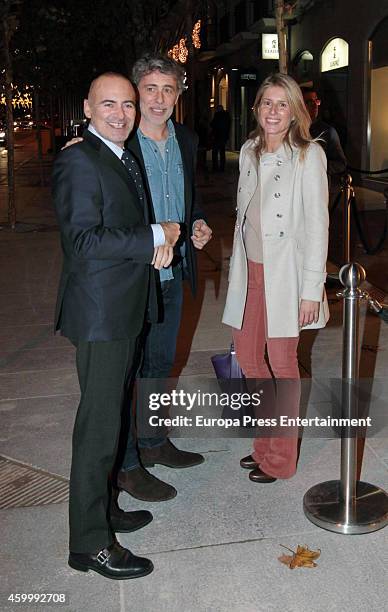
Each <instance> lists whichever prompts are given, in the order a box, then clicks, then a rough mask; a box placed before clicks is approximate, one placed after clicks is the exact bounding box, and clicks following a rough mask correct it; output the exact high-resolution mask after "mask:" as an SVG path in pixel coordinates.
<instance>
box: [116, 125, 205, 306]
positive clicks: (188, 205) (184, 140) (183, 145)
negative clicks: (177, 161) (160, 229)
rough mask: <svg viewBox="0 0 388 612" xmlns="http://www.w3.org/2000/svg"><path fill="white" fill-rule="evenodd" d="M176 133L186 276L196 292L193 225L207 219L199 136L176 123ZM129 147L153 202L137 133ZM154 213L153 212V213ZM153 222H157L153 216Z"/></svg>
mask: <svg viewBox="0 0 388 612" xmlns="http://www.w3.org/2000/svg"><path fill="white" fill-rule="evenodd" d="M174 127H175V134H176V138H177V141H178V144H179V148H180V151H181V156H182V164H183V171H184V185H185V193H184V198H185V232H184V234H185V243H186V263H187V268H186V276H187V278H188V280H189V282H190V286H191V290H192V292H193V294H195V291H196V288H197V260H196V255H195V248H194V245H193V243H192V241H191V238H190V236H191V234H192V225H193V223H194V221H196V220H197V219H205V216H204V214H203V213H202V211H201V209H200V206H199V196H198V192H197V190H196V186H195V171H196V165H197V148H198V136H197V134H195V133H194V132H192V131H191V130H190V129H189V128H187V127H186V126H185V125H182V124H180V123H175V122H174ZM126 144H127V147H128V149H129V150H130V151H131V152H132V153H133V155H134V156H135V157H136V159H137V161H138V163H139V165H140V168H141V170H142V173H143V180H144V184H145V186H146V190H147V195H148V198H149V201H150V202H152V198H151V191H150V187H149V183H148V179H147V173H146V169H145V165H144V159H143V154H142V152H141V147H140V143H139V139H138V136H137V133H136V132H134V133H133V134H132V135H131V137H130V138H129V140H128V141H127V143H126ZM151 214H152V213H151ZM152 222H153V223H154V222H155V220H154V218H153V221H152Z"/></svg>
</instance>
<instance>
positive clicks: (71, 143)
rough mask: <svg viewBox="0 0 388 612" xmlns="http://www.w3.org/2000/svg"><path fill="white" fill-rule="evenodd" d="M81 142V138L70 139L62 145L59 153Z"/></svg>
mask: <svg viewBox="0 0 388 612" xmlns="http://www.w3.org/2000/svg"><path fill="white" fill-rule="evenodd" d="M82 141H83V138H81V136H77V137H76V138H72V139H71V140H69V141H68V142H66V143H65V144H64V145H63V147H62V148H61V151H63V149H67V147H71V146H72V145H73V144H77V142H82Z"/></svg>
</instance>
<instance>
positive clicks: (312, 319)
mask: <svg viewBox="0 0 388 612" xmlns="http://www.w3.org/2000/svg"><path fill="white" fill-rule="evenodd" d="M318 317H319V302H312V301H311V300H301V302H300V307H299V327H306V325H311V323H317V322H318Z"/></svg>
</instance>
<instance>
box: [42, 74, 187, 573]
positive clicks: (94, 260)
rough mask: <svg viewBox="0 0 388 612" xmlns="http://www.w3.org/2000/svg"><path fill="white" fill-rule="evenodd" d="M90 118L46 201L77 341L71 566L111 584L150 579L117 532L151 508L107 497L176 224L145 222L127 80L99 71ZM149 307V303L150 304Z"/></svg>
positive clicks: (59, 316) (65, 312) (67, 326)
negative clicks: (153, 280)
mask: <svg viewBox="0 0 388 612" xmlns="http://www.w3.org/2000/svg"><path fill="white" fill-rule="evenodd" d="M84 110H85V115H86V117H88V118H89V119H90V125H89V129H88V130H87V131H86V132H85V134H84V140H83V142H82V143H79V144H76V145H75V146H73V147H70V148H68V149H66V150H64V151H62V152H61V153H60V154H59V156H58V158H57V160H56V162H55V165H54V171H53V196H54V202H55V207H56V212H57V217H58V221H59V225H60V230H61V242H62V249H63V254H64V261H63V272H62V277H61V281H60V286H59V291H58V302H57V311H56V329H60V330H61V332H62V334H63V335H65V336H67V337H68V338H69V339H70V340H71V341H72V342H73V344H75V346H76V349H77V353H76V360H77V372H78V378H79V383H80V388H81V399H80V404H79V407H78V412H77V416H76V420H75V425H74V432H73V454H72V466H71V475H70V502H69V518H70V555H69V565H70V566H71V567H72V568H74V569H77V570H80V571H88V570H89V569H92V570H94V571H96V572H99V573H100V574H102V575H103V576H106V577H108V578H114V579H123V578H136V577H139V576H144V575H146V574H148V573H150V572H151V571H152V569H153V565H152V563H151V561H149V560H148V559H144V558H142V557H137V556H135V555H133V554H132V553H131V552H130V551H129V550H127V549H125V548H123V547H122V546H120V544H119V543H118V542H117V541H116V538H115V532H128V531H133V530H135V529H139V528H140V527H142V526H144V525H145V524H147V523H148V522H150V520H152V515H151V514H150V513H149V512H145V511H139V512H136V513H131V512H128V513H125V512H123V511H121V510H119V508H118V507H117V506H116V505H115V503H112V501H111V500H110V490H109V489H110V487H109V477H110V473H111V470H112V467H113V464H114V461H115V458H116V451H117V444H118V437H119V432H120V425H121V407H122V404H123V401H124V399H125V391H126V389H127V388H128V383H129V381H130V378H131V375H133V372H132V369H133V364H134V360H135V355H136V351H137V342H138V340H137V338H138V336H139V333H140V331H141V329H142V327H143V324H144V318H145V312H146V304H147V299H148V296H149V294H150V295H152V292H151V291H150V270H151V269H152V267H151V265H150V264H153V266H154V267H155V268H156V269H160V268H162V267H163V266H164V265H169V263H170V262H171V259H172V247H173V245H174V244H175V242H176V241H177V239H178V236H179V233H180V229H179V225H178V224H177V223H160V224H150V218H149V213H148V210H147V206H146V198H145V194H144V188H143V183H142V181H141V178H140V171H139V168H138V166H137V164H136V161H135V160H134V159H133V157H132V156H131V155H130V154H129V153H128V152H125V151H124V142H125V140H126V139H127V138H128V135H129V133H130V131H131V130H132V127H133V124H134V120H135V115H136V97H135V92H134V89H133V87H132V85H131V83H130V82H129V81H128V79H126V78H125V77H123V76H121V75H118V74H114V73H106V74H104V75H102V76H100V77H99V78H97V79H95V80H94V81H93V83H92V84H91V87H90V90H89V94H88V98H87V100H85V104H84ZM151 310H152V304H151Z"/></svg>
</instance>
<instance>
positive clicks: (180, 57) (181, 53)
mask: <svg viewBox="0 0 388 612" xmlns="http://www.w3.org/2000/svg"><path fill="white" fill-rule="evenodd" d="M188 55H189V51H188V49H187V47H186V38H181V39H180V41H179V43H178V44H177V45H174V46H173V48H172V49H170V51H169V52H168V56H169V57H171V58H172V59H173V60H175V61H176V62H180V63H181V64H185V63H186V62H187V56H188Z"/></svg>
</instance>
